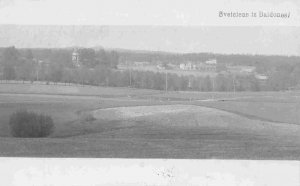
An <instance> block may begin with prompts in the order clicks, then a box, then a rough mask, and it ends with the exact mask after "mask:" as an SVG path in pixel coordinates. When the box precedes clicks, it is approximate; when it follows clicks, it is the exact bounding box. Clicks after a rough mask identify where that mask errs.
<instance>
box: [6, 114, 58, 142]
mask: <svg viewBox="0 0 300 186" xmlns="http://www.w3.org/2000/svg"><path fill="white" fill-rule="evenodd" d="M9 127H10V131H11V134H12V136H14V137H23V138H40V137H47V136H49V135H50V134H51V133H52V132H53V129H54V124H53V120H52V118H51V117H50V116H47V115H43V114H36V113H34V112H28V111H26V110H21V111H17V112H15V113H13V114H12V115H11V116H10V120H9Z"/></svg>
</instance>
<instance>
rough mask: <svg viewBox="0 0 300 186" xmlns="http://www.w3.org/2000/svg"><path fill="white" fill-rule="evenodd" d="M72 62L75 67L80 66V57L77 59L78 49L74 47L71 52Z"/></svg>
mask: <svg viewBox="0 0 300 186" xmlns="http://www.w3.org/2000/svg"><path fill="white" fill-rule="evenodd" d="M72 62H73V65H74V66H75V67H77V68H78V67H80V59H79V53H78V49H77V48H74V50H73V53H72Z"/></svg>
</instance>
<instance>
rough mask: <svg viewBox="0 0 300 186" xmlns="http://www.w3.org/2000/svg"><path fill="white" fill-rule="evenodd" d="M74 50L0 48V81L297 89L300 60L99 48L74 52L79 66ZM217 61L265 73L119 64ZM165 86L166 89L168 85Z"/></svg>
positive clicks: (161, 88) (221, 89)
mask: <svg viewBox="0 0 300 186" xmlns="http://www.w3.org/2000/svg"><path fill="white" fill-rule="evenodd" d="M72 52H73V48H60V49H24V48H22V49H17V48H15V47H7V48H0V57H1V58H0V70H1V71H0V75H1V79H2V80H23V81H47V82H49V81H52V82H64V83H78V84H90V85H97V86H99V85H101V86H121V87H128V86H130V87H135V88H146V89H157V90H165V89H168V90H175V91H178V90H181V91H184V90H194V91H261V90H264V91H268V90H269V91H278V90H286V89H289V88H293V87H297V86H298V85H300V57H298V56H291V57H289V56H263V55H236V54H232V55H225V54H212V53H190V54H177V53H164V52H146V51H130V50H105V49H103V48H98V49H93V48H78V53H79V54H80V62H81V63H82V66H81V67H79V68H76V67H74V64H73V63H72ZM210 59H217V61H218V63H223V64H231V65H251V66H255V67H256V69H257V71H258V72H260V73H263V74H268V76H269V79H268V80H267V81H264V82H261V81H259V80H257V79H256V78H255V77H254V75H248V76H234V75H232V74H226V75H224V74H222V73H219V74H218V75H217V76H216V77H210V76H206V77H194V76H179V75H177V74H168V75H167V74H165V73H163V72H162V73H156V72H141V71H129V70H127V71H121V70H118V69H117V65H118V64H119V63H123V62H136V61H138V62H142V61H147V62H150V63H155V64H156V63H173V64H178V63H183V62H187V61H190V62H194V63H197V62H203V61H206V60H210ZM166 85H167V87H166Z"/></svg>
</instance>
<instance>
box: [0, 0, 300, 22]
mask: <svg viewBox="0 0 300 186" xmlns="http://www.w3.org/2000/svg"><path fill="white" fill-rule="evenodd" d="M0 7H1V8H0V24H1V23H2V24H3V23H8V24H10V23H13V24H61V25H65V24H79V25H81V24H88V25H95V24H96V25H103V24H105V25H141V24H142V25H237V24H238V25H249V24H250V25H266V24H267V25H278V24H280V25H298V26H300V19H299V17H300V16H299V14H300V4H299V0H285V1H279V0H264V1H263V0H261V1H258V0H209V1H199V0H0ZM259 10H264V11H279V12H291V18H290V19H288V20H286V19H246V20H245V19H220V18H219V17H218V12H219V11H233V12H235V11H239V12H250V11H259Z"/></svg>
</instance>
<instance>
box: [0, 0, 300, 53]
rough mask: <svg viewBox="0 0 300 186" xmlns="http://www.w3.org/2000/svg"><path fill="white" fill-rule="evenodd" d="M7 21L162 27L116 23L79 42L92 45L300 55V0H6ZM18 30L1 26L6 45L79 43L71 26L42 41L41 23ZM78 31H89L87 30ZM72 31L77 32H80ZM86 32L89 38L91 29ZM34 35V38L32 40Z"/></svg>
mask: <svg viewBox="0 0 300 186" xmlns="http://www.w3.org/2000/svg"><path fill="white" fill-rule="evenodd" d="M220 11H222V12H227V13H230V12H234V13H235V12H240V13H251V12H259V11H263V12H280V13H289V14H290V17H289V18H259V17H247V18H232V17H231V18H230V17H220V16H219V13H220ZM6 24H15V25H24V26H27V25H56V26H57V25H78V26H82V25H98V26H102V25H109V26H113V25H123V26H132V25H134V26H140V25H150V26H157V27H156V28H155V29H154V30H153V32H149V31H147V30H146V31H145V30H143V29H140V28H132V27H131V28H130V29H128V28H127V27H126V28H121V27H111V28H109V29H106V33H105V34H104V35H103V33H101V34H100V33H99V37H101V38H100V39H99V37H96V36H95V38H92V37H90V38H89V41H87V40H86V41H82V40H83V39H84V38H83V39H82V38H81V40H80V42H79V41H76V42H78V43H79V44H81V43H83V46H89V47H90V46H91V45H95V46H104V47H111V48H127V49H140V50H163V51H169V52H214V53H249V54H267V55H270V54H275V55H300V38H299V36H300V1H299V0H285V1H282V0H209V1H199V0H0V26H1V25H6ZM160 26H177V27H178V26H179V27H184V29H176V28H175V27H174V29H165V28H163V27H160ZM214 27H215V28H214ZM231 27H232V28H231ZM189 28H190V30H189ZM199 28H200V31H199V32H197V29H198V30H199ZM1 29H2V31H1ZM14 29H19V30H18V31H16V30H12V29H8V30H7V28H6V29H3V27H1V28H0V46H6V45H17V46H20V47H27V46H28V47H35V46H36V47H47V46H48V45H49V47H65V46H69V45H73V44H76V42H75V40H76V39H77V40H78V38H72V37H71V36H70V35H69V34H68V33H69V32H70V29H65V28H61V30H65V31H66V32H65V33H67V34H65V35H62V34H59V33H58V34H56V35H55V34H53V33H49V32H52V31H53V30H54V31H56V32H59V29H58V31H57V29H48V28H47V29H45V28H43V29H41V30H40V32H44V34H43V36H44V38H38V39H36V40H35V39H34V38H35V37H38V36H39V35H40V34H35V35H32V34H31V35H30V33H31V32H32V33H38V32H39V29H38V28H37V27H35V29H36V30H32V28H30V29H28V28H26V29H25V30H24V28H14ZM118 29H119V30H118ZM73 30H74V29H73ZM75 30H80V31H81V32H83V31H82V29H75ZM141 30H142V31H141ZM8 32H10V33H8ZM24 32H26V34H27V35H26V34H25V33H24ZM223 32H224V34H223ZM14 33H17V34H18V35H19V36H18V35H14ZM23 33H24V34H23ZM47 33H48V34H49V38H50V35H52V38H51V39H52V40H53V38H55V36H59V37H60V38H61V39H60V40H58V41H57V42H55V43H53V41H52V40H49V41H47V43H48V45H45V44H43V40H47V39H49V38H45V36H46V37H47V35H45V34H47ZM132 33H135V36H132ZM72 34H73V35H76V33H75V34H74V31H72ZM86 34H87V36H89V35H88V34H89V33H86ZM96 34H97V33H96ZM93 35H95V33H93ZM21 36H22V37H21ZM28 38H32V41H30V40H29V39H28ZM36 41H38V42H39V43H35V42H36ZM1 42H2V43H1ZM45 42H46V41H45ZM52 43H53V45H52ZM87 43H88V44H89V45H87ZM56 44H57V45H56Z"/></svg>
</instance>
